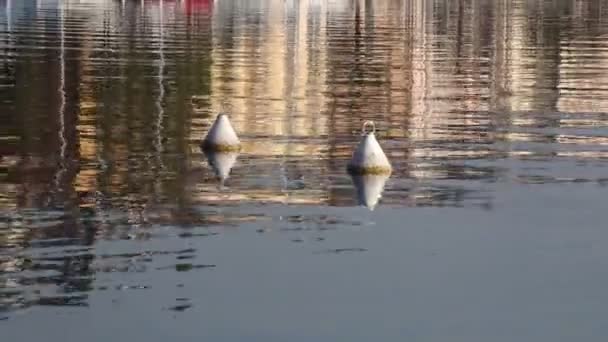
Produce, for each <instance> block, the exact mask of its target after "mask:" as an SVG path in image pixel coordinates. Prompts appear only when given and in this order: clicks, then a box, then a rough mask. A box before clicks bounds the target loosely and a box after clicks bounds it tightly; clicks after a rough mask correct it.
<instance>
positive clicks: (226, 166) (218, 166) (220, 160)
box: [205, 151, 239, 184]
mask: <svg viewBox="0 0 608 342" xmlns="http://www.w3.org/2000/svg"><path fill="white" fill-rule="evenodd" d="M238 155H239V154H238V153H237V152H214V151H205V156H206V157H207V162H208V163H209V166H210V167H211V169H212V170H213V173H215V175H216V176H217V178H218V179H219V180H220V182H221V183H222V184H224V182H225V181H226V179H228V177H229V176H230V170H232V167H233V166H234V164H235V163H236V158H237V157H238Z"/></svg>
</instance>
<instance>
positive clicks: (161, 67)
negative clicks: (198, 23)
mask: <svg viewBox="0 0 608 342" xmlns="http://www.w3.org/2000/svg"><path fill="white" fill-rule="evenodd" d="M159 6H160V7H159V20H160V24H159V26H160V36H159V48H158V97H157V101H156V108H157V109H158V115H157V118H156V132H155V137H156V141H155V147H156V154H157V159H158V162H159V165H161V167H162V160H161V153H162V149H163V146H162V129H163V116H164V114H165V110H164V108H163V99H164V97H165V88H164V72H165V53H164V24H163V22H164V14H163V11H164V4H163V0H160V3H159Z"/></svg>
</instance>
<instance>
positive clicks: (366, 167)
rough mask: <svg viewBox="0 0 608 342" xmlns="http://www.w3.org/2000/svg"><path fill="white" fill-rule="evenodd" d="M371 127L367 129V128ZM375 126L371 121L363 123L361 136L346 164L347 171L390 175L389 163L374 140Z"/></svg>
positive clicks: (359, 173)
mask: <svg viewBox="0 0 608 342" xmlns="http://www.w3.org/2000/svg"><path fill="white" fill-rule="evenodd" d="M368 127H369V128H371V130H368V129H367V128H368ZM375 132H376V126H375V125H374V123H373V122H372V121H366V122H365V123H363V138H361V141H360V142H359V146H357V149H356V150H355V152H354V153H353V157H352V159H351V160H350V163H349V164H348V172H349V173H351V174H354V175H385V174H387V175H390V174H391V172H392V167H391V163H390V162H389V161H388V158H386V155H385V154H384V151H382V147H380V144H378V140H376V135H375V134H374V133H375Z"/></svg>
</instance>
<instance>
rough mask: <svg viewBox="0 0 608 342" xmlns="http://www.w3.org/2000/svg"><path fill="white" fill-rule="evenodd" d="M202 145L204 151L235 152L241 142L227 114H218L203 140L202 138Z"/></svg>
mask: <svg viewBox="0 0 608 342" xmlns="http://www.w3.org/2000/svg"><path fill="white" fill-rule="evenodd" d="M202 147H203V150H204V151H214V152H237V151H239V150H240V148H241V142H240V140H239V137H238V136H237V135H236V132H235V131H234V128H232V124H231V123H230V120H229V119H228V115H226V114H223V113H220V114H218V116H217V118H216V119H215V122H214V123H213V125H211V128H210V129H209V132H208V133H207V136H206V137H205V140H203V146H202Z"/></svg>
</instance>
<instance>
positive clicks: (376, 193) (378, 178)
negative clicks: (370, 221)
mask: <svg viewBox="0 0 608 342" xmlns="http://www.w3.org/2000/svg"><path fill="white" fill-rule="evenodd" d="M389 177H390V175H388V174H380V175H352V179H353V183H354V184H355V189H356V190H357V202H358V203H359V205H363V206H365V207H367V208H368V209H369V210H374V208H375V207H376V205H377V204H378V201H380V198H381V197H382V192H383V191H384V185H385V184H386V180H387V179H388V178H389Z"/></svg>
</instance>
